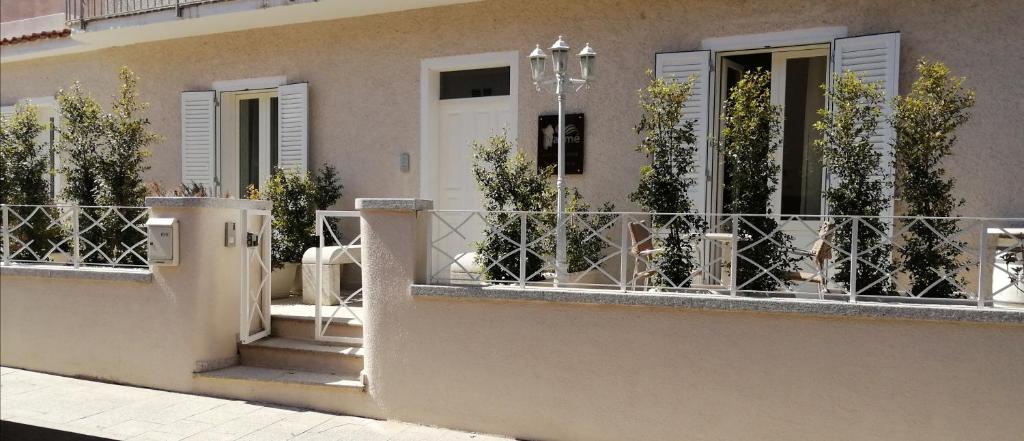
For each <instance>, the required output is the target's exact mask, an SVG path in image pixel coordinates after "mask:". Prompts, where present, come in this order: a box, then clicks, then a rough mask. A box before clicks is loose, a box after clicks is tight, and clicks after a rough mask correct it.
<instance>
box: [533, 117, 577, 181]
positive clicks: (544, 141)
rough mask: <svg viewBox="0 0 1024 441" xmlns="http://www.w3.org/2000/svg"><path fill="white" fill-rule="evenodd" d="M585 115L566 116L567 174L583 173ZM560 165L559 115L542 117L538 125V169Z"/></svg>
mask: <svg viewBox="0 0 1024 441" xmlns="http://www.w3.org/2000/svg"><path fill="white" fill-rule="evenodd" d="M583 133H584V132H583V114H582V113H570V114H567V115H565V173H566V174H580V173H583ZM549 165H554V166H557V165H558V115H541V116H540V118H539V119H538V124H537V167H540V168H543V167H547V166H549Z"/></svg>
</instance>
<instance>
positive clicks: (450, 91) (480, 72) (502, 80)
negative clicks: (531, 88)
mask: <svg viewBox="0 0 1024 441" xmlns="http://www.w3.org/2000/svg"><path fill="white" fill-rule="evenodd" d="M510 71H511V69H510V68H509V67H508V66H505V67H493V68H488V69H473V70H456V71H450V72H441V96H440V98H441V99H442V100H451V99H458V98H480V97H488V96H502V95H508V94H509V93H510V92H509V91H510V88H509V78H510V77H509V73H510Z"/></svg>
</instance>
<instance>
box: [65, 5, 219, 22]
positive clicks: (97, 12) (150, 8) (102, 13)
mask: <svg viewBox="0 0 1024 441" xmlns="http://www.w3.org/2000/svg"><path fill="white" fill-rule="evenodd" d="M218 1H225V0H64V21H65V22H67V23H68V24H69V25H74V24H80V25H82V26H83V27H84V26H85V24H86V23H87V22H89V21H90V20H99V19H104V18H114V17H122V16H126V15H134V14H142V13H147V12H156V11H165V10H168V9H174V10H175V11H176V15H177V16H178V17H181V9H182V8H184V7H186V6H193V5H199V4H203V3H213V2H218Z"/></svg>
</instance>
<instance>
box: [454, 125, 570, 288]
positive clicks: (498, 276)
mask: <svg viewBox="0 0 1024 441" xmlns="http://www.w3.org/2000/svg"><path fill="white" fill-rule="evenodd" d="M513 150H516V151H515V153H513ZM553 171H554V169H553V168H552V167H546V168H544V169H541V170H538V169H537V166H536V164H535V163H534V162H533V161H531V160H529V159H527V158H526V155H525V154H523V152H522V151H518V150H517V149H515V148H514V146H513V144H512V142H511V141H509V140H508V138H507V137H506V136H505V135H504V134H502V135H494V136H491V137H490V138H488V139H487V141H486V142H482V143H481V142H474V143H473V176H474V177H475V178H476V182H477V186H478V187H479V189H480V191H481V193H482V194H483V199H484V200H483V202H484V206H483V208H484V210H486V211H487V214H486V215H485V218H484V223H485V224H486V225H487V228H486V230H485V231H484V238H483V240H481V241H480V242H478V243H477V244H476V249H477V258H478V259H479V262H478V263H479V264H480V265H481V266H482V267H483V268H486V271H485V273H484V278H486V279H487V280H515V279H517V278H518V277H519V265H520V259H519V253H518V250H519V243H518V242H517V241H518V239H519V237H520V235H521V231H520V222H519V215H518V214H514V213H508V211H528V212H540V213H538V214H531V215H530V216H529V219H528V221H527V227H526V230H527V231H526V235H527V239H528V241H529V242H531V243H533V244H532V245H531V246H530V252H528V253H527V255H526V262H525V263H524V265H525V268H526V275H527V277H531V276H532V279H531V280H539V279H540V278H541V269H542V268H543V267H544V259H543V257H541V256H543V255H546V254H550V253H551V252H552V251H553V249H554V248H553V245H554V244H553V240H551V237H550V236H548V237H546V238H544V239H541V237H542V236H543V235H544V233H545V232H547V231H549V230H550V228H553V226H554V219H553V217H552V216H550V214H544V213H549V212H550V211H552V209H553V206H554V204H553V202H554V200H555V190H554V189H553V188H552V187H551V184H550V183H549V182H548V179H549V178H550V177H551V175H552V173H553ZM503 236H504V237H503ZM506 238H511V239H513V240H512V241H510V240H508V239H506ZM534 241H536V243H534ZM567 254H568V249H567Z"/></svg>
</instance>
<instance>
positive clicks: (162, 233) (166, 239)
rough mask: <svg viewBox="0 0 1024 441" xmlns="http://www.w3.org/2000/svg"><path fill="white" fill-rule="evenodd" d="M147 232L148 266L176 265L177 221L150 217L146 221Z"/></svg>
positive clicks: (169, 218) (168, 218)
mask: <svg viewBox="0 0 1024 441" xmlns="http://www.w3.org/2000/svg"><path fill="white" fill-rule="evenodd" d="M146 228H147V230H149V241H148V242H149V264H150V265H163V266H177V265H178V254H179V253H178V220H177V219H175V218H171V217H151V218H149V220H148V221H146Z"/></svg>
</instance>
